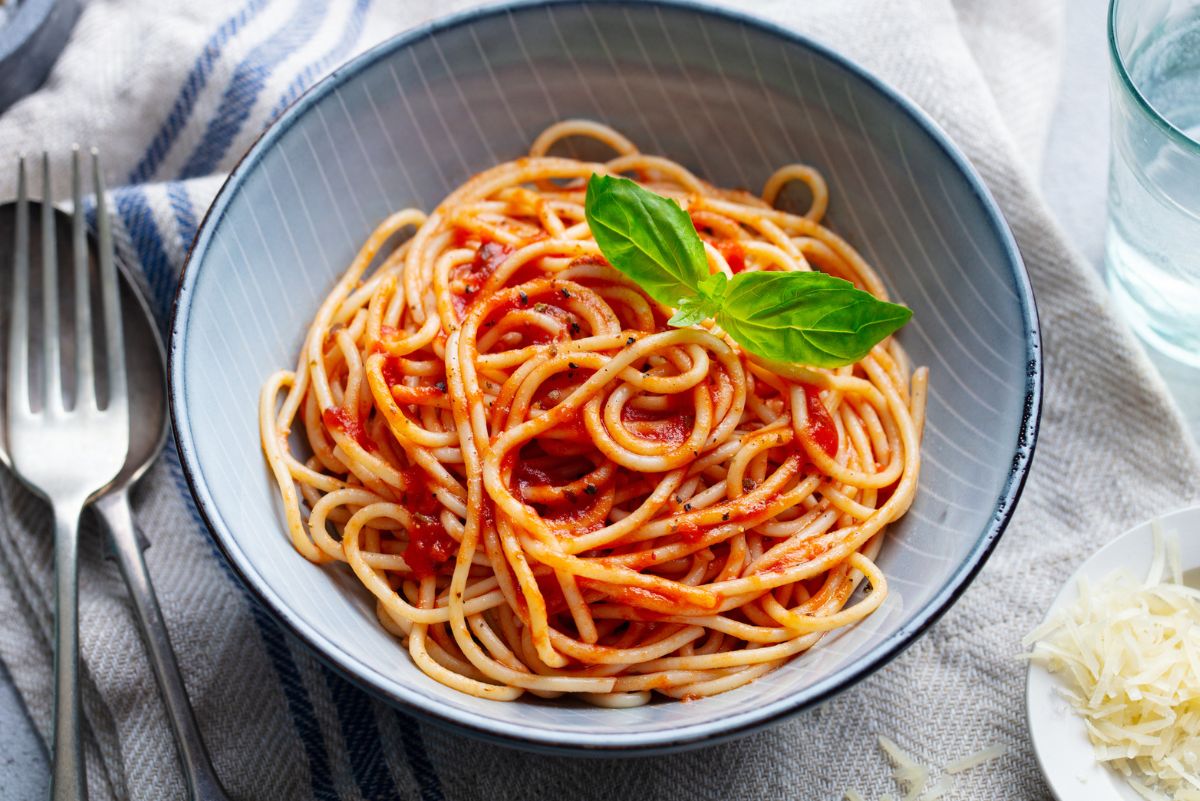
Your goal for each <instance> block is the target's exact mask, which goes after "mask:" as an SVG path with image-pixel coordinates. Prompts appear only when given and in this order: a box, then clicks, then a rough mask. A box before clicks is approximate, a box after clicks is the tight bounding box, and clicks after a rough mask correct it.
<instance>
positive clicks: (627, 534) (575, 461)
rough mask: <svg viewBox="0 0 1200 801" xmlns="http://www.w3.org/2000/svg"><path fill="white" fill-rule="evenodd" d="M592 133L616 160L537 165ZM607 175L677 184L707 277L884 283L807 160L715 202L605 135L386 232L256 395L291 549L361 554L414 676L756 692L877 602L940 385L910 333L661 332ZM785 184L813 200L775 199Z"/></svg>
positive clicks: (678, 169)
mask: <svg viewBox="0 0 1200 801" xmlns="http://www.w3.org/2000/svg"><path fill="white" fill-rule="evenodd" d="M580 136H584V137H592V138H593V139H595V140H598V141H599V142H600V143H602V144H603V145H606V146H608V147H611V148H612V149H613V150H614V151H615V152H616V157H615V158H613V159H612V160H611V161H607V162H603V163H599V162H585V161H579V160H575V159H568V158H558V157H553V156H550V155H547V153H548V151H549V150H550V149H551V148H552V147H553V146H554V145H555V144H556V143H557V142H558V141H559V140H560V139H563V138H567V137H580ZM593 173H596V174H601V175H603V174H613V175H617V174H619V175H626V176H631V177H633V178H634V179H635V180H637V181H638V182H639V183H641V184H642V185H644V186H646V187H647V188H649V189H652V190H653V191H655V192H658V193H660V194H662V195H666V196H668V197H671V198H674V199H676V200H677V201H678V202H679V203H680V204H681V205H683V207H684V208H685V209H686V210H687V211H688V212H689V213H690V215H691V218H692V220H693V222H694V225H695V227H696V229H697V231H698V232H699V233H700V235H701V237H702V238H703V239H704V240H705V251H706V252H707V257H708V261H709V266H710V269H712V270H714V271H715V270H720V271H723V272H725V273H726V274H727V275H733V274H735V273H737V272H740V271H747V270H810V269H813V270H823V271H825V272H828V273H831V274H833V275H835V276H838V277H842V278H845V279H847V280H850V281H852V282H853V283H854V284H855V285H856V286H857V287H859V288H860V289H863V290H865V291H868V292H870V293H872V294H874V295H876V296H877V297H880V298H886V293H885V290H884V287H883V284H882V283H881V281H880V280H879V278H878V277H877V276H876V274H875V273H874V272H873V271H872V269H871V268H870V267H869V266H868V265H867V264H866V263H865V262H864V260H863V259H862V257H861V256H860V255H859V254H858V253H857V252H856V251H855V250H854V249H853V248H852V247H851V246H850V245H849V244H847V242H846V241H845V240H843V239H842V238H841V237H839V236H837V235H836V234H834V233H832V232H831V231H830V230H829V229H828V228H826V227H824V226H823V225H821V218H822V216H823V214H824V211H825V207H826V202H827V197H826V189H825V183H824V181H823V179H822V178H821V176H820V175H819V174H817V173H816V172H814V171H813V170H811V169H808V168H804V167H798V166H791V167H786V168H784V169H782V170H780V171H779V172H778V173H776V174H775V176H773V177H772V178H771V180H769V181H768V182H767V184H766V189H765V190H764V193H763V195H762V196H761V197H759V196H754V195H751V194H749V193H747V192H744V191H734V190H724V189H718V188H715V187H713V186H711V185H709V184H707V183H705V182H704V181H702V180H700V179H698V178H697V177H696V176H694V175H692V174H691V173H690V172H688V171H687V170H686V169H685V168H684V167H682V166H681V165H679V164H676V163H674V162H672V161H669V160H667V159H664V158H660V157H657V156H649V155H644V154H642V153H639V152H638V151H637V149H636V148H635V147H634V146H633V145H632V144H631V143H630V142H629V141H628V140H627V139H625V137H623V136H621V135H620V134H618V133H616V132H615V131H612V130H610V129H608V128H605V127H603V126H599V125H596V124H594V123H588V122H580V121H572V122H566V123H560V124H558V125H555V126H553V127H551V128H550V129H548V130H547V131H546V132H545V133H543V134H542V135H541V136H540V137H539V138H538V139H537V141H536V142H535V143H534V144H533V147H532V150H531V152H530V155H529V157H527V158H521V159H518V160H517V161H513V162H509V163H505V164H500V165H498V166H496V167H493V168H491V169H488V170H486V171H484V172H482V173H480V174H478V175H476V176H475V177H473V178H472V179H471V180H469V181H468V182H467V183H465V184H463V185H462V186H461V187H459V188H458V189H456V190H455V191H454V192H452V193H451V194H450V195H449V196H448V197H447V198H446V199H445V200H444V201H443V202H442V203H441V204H440V205H439V206H438V207H437V208H436V209H435V210H434V211H433V212H432V213H431V214H429V215H426V214H425V213H423V212H422V211H419V210H417V209H406V210H403V211H399V212H397V213H395V214H394V215H392V216H391V217H389V218H388V219H387V220H385V221H384V222H383V223H382V224H381V225H380V226H379V228H378V229H376V231H375V232H374V233H372V234H371V236H370V238H369V239H368V240H367V242H366V243H365V244H364V245H363V247H362V249H361V251H360V252H359V253H358V255H357V257H356V258H355V259H354V261H353V263H352V264H351V265H350V267H349V269H348V270H346V272H345V274H344V275H343V276H342V277H341V279H340V280H339V281H338V282H337V284H336V285H335V286H334V288H333V290H332V291H331V292H330V294H329V296H328V297H327V298H326V299H325V300H324V302H323V303H322V304H321V306H320V309H319V310H318V311H317V314H316V317H315V319H314V320H313V322H312V326H311V328H310V329H309V331H308V334H307V336H306V338H305V340H304V345H303V350H302V352H301V354H300V357H299V360H298V366H297V368H296V369H295V370H284V371H280V372H278V373H276V374H274V375H273V376H271V377H270V379H269V380H268V381H267V383H266V385H265V387H264V388H263V392H262V398H261V405H260V424H261V433H262V443H263V448H264V450H265V452H266V455H267V460H268V462H269V463H270V467H271V469H272V471H273V472H274V475H275V478H276V480H277V482H278V484H279V490H280V493H281V495H282V499H283V507H284V510H285V513H286V517H287V526H288V530H289V532H290V535H291V539H292V542H293V544H294V545H295V547H296V549H297V550H298V551H300V553H302V554H303V555H304V556H305V557H307V558H308V559H310V560H312V561H313V562H318V563H322V562H345V563H347V564H348V565H349V567H350V569H352V570H353V572H354V575H356V576H357V577H358V579H359V581H361V582H362V584H363V586H364V587H365V588H366V589H367V590H369V591H370V592H371V593H372V594H373V595H374V597H375V598H376V600H377V613H378V616H379V619H380V621H381V623H382V624H383V626H385V627H386V628H387V629H388V630H389V631H391V632H393V633H394V634H396V635H397V636H399V637H401V638H402V639H403V640H404V641H405V643H406V645H407V648H408V651H409V653H410V654H411V656H412V659H413V660H414V661H415V663H416V664H417V665H418V666H419V667H420V669H421V670H423V671H424V672H425V673H427V674H428V675H429V676H431V677H433V678H434V679H436V680H437V681H440V682H442V683H444V684H446V685H449V686H451V687H454V688H457V689H459V690H461V691H462V692H465V693H470V694H471V695H475V696H480V697H483V698H490V699H495V700H512V699H514V698H517V697H518V696H520V695H522V693H525V692H530V693H534V694H536V695H539V696H543V697H553V696H558V695H562V694H564V693H569V694H575V695H577V696H579V697H581V698H582V699H584V700H586V701H589V702H592V703H596V704H604V705H610V706H628V705H634V704H641V703H645V702H646V701H648V700H649V698H650V695H651V692H652V691H657V692H659V693H663V694H665V695H667V696H671V697H674V698H681V699H691V698H698V697H702V696H708V695H713V694H715V693H720V692H724V691H726V690H731V689H733V688H735V687H739V686H741V685H744V684H746V683H748V682H750V681H752V680H754V679H755V678H757V677H759V676H762V675H763V674H765V673H768V672H770V671H772V670H774V669H776V668H778V667H779V666H780V665H782V664H784V663H786V662H787V661H788V660H789V659H791V658H793V657H795V656H796V655H797V654H800V653H802V652H804V651H805V650H807V649H809V648H811V647H812V646H813V645H814V644H815V643H816V642H817V641H818V640H819V639H820V638H821V636H822V635H823V634H824V633H825V632H827V631H830V630H833V629H837V628H841V627H843V626H847V625H850V624H853V623H855V622H857V621H860V620H862V619H863V618H865V617H866V616H867V615H869V614H870V613H871V612H873V611H874V610H875V609H877V608H878V607H879V605H880V604H881V603H882V602H883V600H884V598H885V597H886V594H887V583H886V581H885V579H884V576H883V574H882V573H881V572H880V570H879V568H878V567H877V566H876V564H875V561H874V560H875V557H876V554H877V553H878V552H879V550H880V547H881V546H882V544H883V539H884V535H885V531H886V526H887V525H888V524H889V523H891V522H893V521H895V520H896V519H897V518H899V517H900V516H902V515H903V514H904V513H905V512H906V511H907V510H908V508H909V505H910V504H911V502H912V499H913V494H914V492H915V490H916V485H917V473H918V467H919V453H918V451H919V446H920V437H921V429H922V423H923V415H924V406H925V394H926V381H927V377H926V371H925V370H924V369H918V370H916V371H915V372H914V371H913V370H912V368H911V366H910V364H909V361H908V359H907V357H906V356H905V354H904V352H903V351H902V350H901V349H900V347H899V345H898V344H897V343H896V341H895V340H894V339H892V338H888V339H885V340H884V341H883V342H881V343H880V344H878V345H877V346H875V347H874V348H873V349H872V350H871V351H870V353H869V354H868V355H867V356H866V357H864V358H863V359H862V360H861V361H859V362H857V363H855V364H852V365H849V366H846V367H843V368H838V369H833V370H824V369H822V370H817V369H806V368H802V367H799V366H778V365H776V366H775V367H774V368H768V367H765V366H763V365H762V364H760V363H758V362H756V361H754V360H751V359H750V358H748V357H747V356H746V354H745V353H743V352H742V350H741V349H740V348H739V347H738V346H737V344H736V343H734V341H733V340H732V339H730V338H729V337H727V336H726V335H725V334H724V333H723V332H722V331H721V330H720V329H719V328H717V327H715V326H714V325H713V324H712V322H711V321H708V322H706V323H705V324H704V325H698V326H691V327H686V328H671V327H669V326H668V325H667V322H666V321H667V318H668V317H669V316H670V314H671V310H670V309H667V308H664V307H662V306H660V305H658V304H657V303H655V302H654V301H652V300H651V299H650V298H649V297H648V296H647V295H646V294H645V293H644V292H642V291H641V290H640V289H639V287H638V286H637V285H636V284H635V283H633V282H632V281H630V280H629V279H627V278H625V277H624V276H622V275H621V274H620V273H618V272H617V271H616V270H614V269H613V268H612V267H611V266H609V265H608V263H607V262H606V261H605V260H604V259H603V257H602V256H601V253H600V250H599V248H598V247H597V245H596V243H595V241H594V240H593V238H592V235H591V232H590V231H589V229H588V225H587V223H586V220H585V215H584V192H585V185H586V181H587V179H588V178H589V176H591V175H592V174H593ZM797 182H798V183H799V184H803V185H804V186H805V187H806V191H807V193H808V195H809V196H810V197H811V201H810V207H809V208H808V210H807V211H806V212H805V213H803V214H796V213H789V212H786V211H783V210H779V209H776V208H775V207H774V206H773V205H772V203H773V202H774V200H775V198H776V196H777V195H779V194H780V192H781V191H782V190H784V189H785V188H786V187H787V185H788V184H792V183H797ZM409 233H411V236H409V238H407V239H406V240H404V241H403V242H402V243H400V244H398V245H397V244H396V242H397V240H399V239H401V238H402V237H403V236H404V235H405V234H409ZM281 396H282V400H281ZM293 432H295V433H302V434H303V435H304V440H305V444H304V445H303V446H301V445H299V444H298V443H297V442H293V441H292V440H290V439H289V435H290V434H291V433H293ZM864 579H865V580H866V582H867V583H868V584H869V585H870V592H869V593H866V594H864V595H862V596H861V597H856V599H855V600H854V601H853V602H851V598H852V596H853V595H854V591H855V589H856V588H857V587H858V586H859V585H860V583H861V582H863V580H864Z"/></svg>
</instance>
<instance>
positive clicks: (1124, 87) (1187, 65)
mask: <svg viewBox="0 0 1200 801" xmlns="http://www.w3.org/2000/svg"><path fill="white" fill-rule="evenodd" d="M1108 40H1109V53H1110V57H1111V62H1112V74H1111V113H1112V154H1111V164H1110V165H1109V183H1108V234H1107V239H1106V246H1105V261H1106V263H1107V274H1108V284H1109V288H1110V289H1111V291H1112V294H1113V298H1114V300H1115V301H1116V303H1117V305H1118V307H1119V308H1120V309H1121V311H1122V313H1123V314H1124V315H1125V317H1126V318H1127V319H1128V320H1129V322H1130V323H1131V324H1132V325H1133V327H1134V329H1135V330H1136V331H1137V332H1138V333H1139V334H1140V335H1141V336H1142V337H1143V338H1144V339H1145V340H1147V341H1148V342H1149V343H1150V344H1151V345H1153V346H1154V347H1156V348H1157V349H1159V350H1161V351H1163V352H1164V353H1166V354H1167V355H1169V356H1171V357H1173V358H1175V359H1178V360H1180V361H1183V362H1187V363H1190V364H1194V365H1196V366H1200V0H1112V5H1111V6H1110V8H1109V22H1108Z"/></svg>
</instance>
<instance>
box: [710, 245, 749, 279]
mask: <svg viewBox="0 0 1200 801" xmlns="http://www.w3.org/2000/svg"><path fill="white" fill-rule="evenodd" d="M712 244H713V247H715V248H716V249H717V250H719V251H720V252H721V255H722V256H724V257H725V263H726V264H728V265H729V269H730V270H731V271H732V272H733V274H734V275H737V274H738V273H740V272H742V271H743V270H745V269H746V252H745V251H744V250H742V246H741V245H740V244H738V243H737V242H736V241H734V240H732V239H714V240H713V242H712Z"/></svg>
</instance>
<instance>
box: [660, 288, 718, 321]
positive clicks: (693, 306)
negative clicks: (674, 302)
mask: <svg viewBox="0 0 1200 801" xmlns="http://www.w3.org/2000/svg"><path fill="white" fill-rule="evenodd" d="M720 310H721V303H720V300H719V299H717V298H710V297H703V296H702V297H698V298H684V299H683V300H681V301H680V302H679V308H678V309H676V310H675V313H674V314H673V315H671V319H670V320H667V325H673V326H675V327H676V328H684V327H686V326H689V325H699V324H700V323H702V322H704V321H705V320H707V319H708V318H710V317H716V316H717V312H719V311H720Z"/></svg>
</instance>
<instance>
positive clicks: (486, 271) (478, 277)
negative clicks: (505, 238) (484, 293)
mask: <svg viewBox="0 0 1200 801" xmlns="http://www.w3.org/2000/svg"><path fill="white" fill-rule="evenodd" d="M512 252H513V249H512V248H511V247H509V246H508V245H501V244H500V243H499V242H484V243H483V244H482V245H480V246H479V249H478V250H476V251H475V258H474V259H472V260H471V269H470V270H469V271H468V272H467V273H466V274H464V275H463V276H462V278H463V280H464V281H466V282H467V283H471V284H475V288H476V289H479V287H480V285H482V284H483V283H484V282H485V281H487V280H488V278H490V277H491V275H492V273H494V272H496V269H497V268H498V267H499V266H500V265H501V264H503V263H504V260H505V259H507V258H508V257H509V256H511V255H512Z"/></svg>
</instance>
